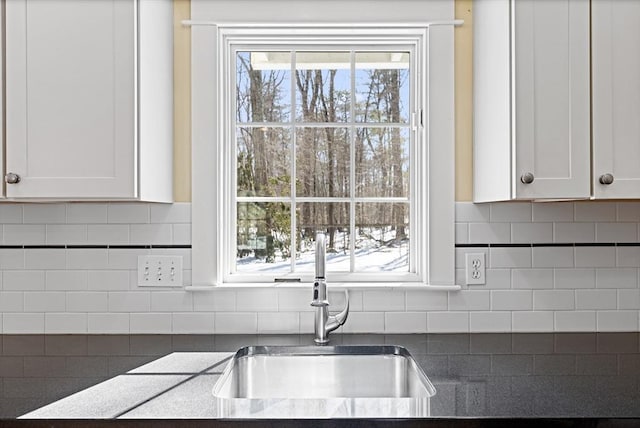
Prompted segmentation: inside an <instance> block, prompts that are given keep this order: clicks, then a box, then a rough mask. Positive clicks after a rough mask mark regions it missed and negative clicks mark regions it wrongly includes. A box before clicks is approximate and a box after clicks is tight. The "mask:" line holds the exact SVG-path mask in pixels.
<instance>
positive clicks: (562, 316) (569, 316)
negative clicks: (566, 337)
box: [555, 311, 596, 332]
mask: <svg viewBox="0 0 640 428" xmlns="http://www.w3.org/2000/svg"><path fill="white" fill-rule="evenodd" d="M555 329H556V331H566V332H580V331H595V329H596V313H595V311H559V312H556V313H555Z"/></svg>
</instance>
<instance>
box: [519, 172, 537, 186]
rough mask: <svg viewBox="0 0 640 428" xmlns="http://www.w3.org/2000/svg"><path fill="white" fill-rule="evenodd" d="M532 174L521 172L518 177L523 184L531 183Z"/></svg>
mask: <svg viewBox="0 0 640 428" xmlns="http://www.w3.org/2000/svg"><path fill="white" fill-rule="evenodd" d="M534 178H535V177H534V176H533V174H532V173H530V172H525V173H524V174H522V176H521V177H520V181H522V182H523V183H524V184H531V183H533V180H534Z"/></svg>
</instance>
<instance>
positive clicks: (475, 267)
mask: <svg viewBox="0 0 640 428" xmlns="http://www.w3.org/2000/svg"><path fill="white" fill-rule="evenodd" d="M465 256H466V259H465V276H466V279H467V281H466V282H467V285H482V284H485V283H486V279H485V262H484V253H467V254H466V255H465Z"/></svg>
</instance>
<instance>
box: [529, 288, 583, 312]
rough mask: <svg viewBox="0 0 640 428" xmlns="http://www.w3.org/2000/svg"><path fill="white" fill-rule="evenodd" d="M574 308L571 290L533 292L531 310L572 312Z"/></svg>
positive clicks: (573, 297) (573, 295) (573, 294)
mask: <svg viewBox="0 0 640 428" xmlns="http://www.w3.org/2000/svg"><path fill="white" fill-rule="evenodd" d="M574 308H575V292H574V291H573V290H534V291H533V309H534V310H536V311H547V310H565V311H569V310H573V309H574Z"/></svg>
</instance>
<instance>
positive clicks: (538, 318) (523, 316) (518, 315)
mask: <svg viewBox="0 0 640 428" xmlns="http://www.w3.org/2000/svg"><path fill="white" fill-rule="evenodd" d="M512 314H513V315H512V328H513V331H514V332H517V333H543V332H551V331H553V312H551V311H531V312H529V311H516V312H513V313H512Z"/></svg>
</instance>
